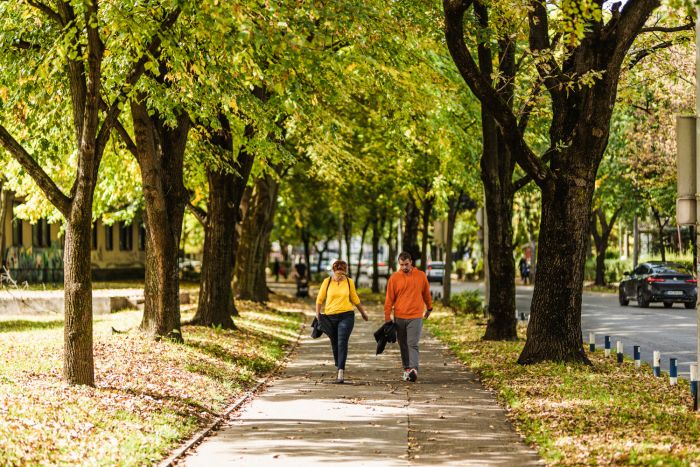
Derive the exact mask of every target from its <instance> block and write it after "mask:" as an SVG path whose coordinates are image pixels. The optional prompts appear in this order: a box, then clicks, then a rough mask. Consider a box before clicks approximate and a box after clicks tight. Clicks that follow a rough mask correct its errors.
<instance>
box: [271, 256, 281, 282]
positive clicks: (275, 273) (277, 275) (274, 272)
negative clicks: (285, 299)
mask: <svg viewBox="0 0 700 467" xmlns="http://www.w3.org/2000/svg"><path fill="white" fill-rule="evenodd" d="M272 275H273V276H275V282H279V281H280V260H279V259H278V258H275V261H274V262H273V263H272Z"/></svg>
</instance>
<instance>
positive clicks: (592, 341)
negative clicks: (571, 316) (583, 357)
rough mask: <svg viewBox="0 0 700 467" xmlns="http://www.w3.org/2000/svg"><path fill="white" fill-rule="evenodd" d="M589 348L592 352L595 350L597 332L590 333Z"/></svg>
mask: <svg viewBox="0 0 700 467" xmlns="http://www.w3.org/2000/svg"><path fill="white" fill-rule="evenodd" d="M588 349H589V350H590V351H591V352H595V334H593V333H592V332H589V333H588Z"/></svg>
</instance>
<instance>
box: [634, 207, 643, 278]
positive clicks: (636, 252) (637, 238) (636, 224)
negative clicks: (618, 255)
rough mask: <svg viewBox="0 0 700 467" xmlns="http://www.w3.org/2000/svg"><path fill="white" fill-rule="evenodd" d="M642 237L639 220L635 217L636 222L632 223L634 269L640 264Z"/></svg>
mask: <svg viewBox="0 0 700 467" xmlns="http://www.w3.org/2000/svg"><path fill="white" fill-rule="evenodd" d="M640 237H641V235H639V218H637V216H636V215H635V216H634V221H633V223H632V241H633V242H634V246H633V248H632V269H636V268H637V265H638V264H639V254H640V251H639V250H640V246H641V245H640V240H641V238H640Z"/></svg>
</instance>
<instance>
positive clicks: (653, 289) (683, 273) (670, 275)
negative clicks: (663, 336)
mask: <svg viewBox="0 0 700 467" xmlns="http://www.w3.org/2000/svg"><path fill="white" fill-rule="evenodd" d="M625 276H626V277H625V279H623V280H622V282H620V290H619V293H620V305H622V306H627V305H628V304H629V301H630V300H636V301H637V305H638V306H639V307H640V308H647V307H648V306H649V304H650V303H652V302H662V303H663V304H664V306H665V307H666V308H671V307H672V306H673V304H674V303H683V304H684V305H685V307H686V308H695V301H696V300H697V280H696V279H695V277H693V273H692V272H691V271H690V270H689V269H687V268H686V267H685V266H682V265H680V264H676V263H666V262H660V261H650V262H648V263H641V264H640V265H639V266H637V268H636V269H635V270H634V271H632V272H631V273H630V272H626V273H625Z"/></svg>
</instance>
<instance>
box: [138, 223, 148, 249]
mask: <svg viewBox="0 0 700 467" xmlns="http://www.w3.org/2000/svg"><path fill="white" fill-rule="evenodd" d="M139 250H141V251H146V226H145V225H143V224H141V225H140V226H139Z"/></svg>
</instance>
